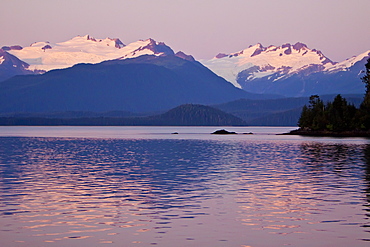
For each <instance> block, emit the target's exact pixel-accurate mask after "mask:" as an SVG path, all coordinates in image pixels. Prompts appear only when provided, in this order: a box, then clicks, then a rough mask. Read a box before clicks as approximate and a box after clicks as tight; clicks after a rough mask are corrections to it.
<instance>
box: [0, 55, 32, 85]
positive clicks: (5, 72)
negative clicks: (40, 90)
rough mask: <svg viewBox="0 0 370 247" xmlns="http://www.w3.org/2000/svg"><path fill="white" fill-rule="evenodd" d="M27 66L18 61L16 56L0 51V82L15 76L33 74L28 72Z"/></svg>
mask: <svg viewBox="0 0 370 247" xmlns="http://www.w3.org/2000/svg"><path fill="white" fill-rule="evenodd" d="M28 68H29V64H27V63H25V62H23V61H21V60H19V59H18V58H17V57H16V56H14V55H12V54H9V53H8V52H7V51H6V50H3V49H0V81H3V80H6V79H8V78H11V77H13V76H15V75H27V74H33V72H31V71H29V70H28Z"/></svg>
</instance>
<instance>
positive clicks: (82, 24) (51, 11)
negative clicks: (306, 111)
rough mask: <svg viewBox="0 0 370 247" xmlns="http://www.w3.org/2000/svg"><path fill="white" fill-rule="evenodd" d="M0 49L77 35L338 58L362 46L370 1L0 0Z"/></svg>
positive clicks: (207, 52) (201, 53)
mask: <svg viewBox="0 0 370 247" xmlns="http://www.w3.org/2000/svg"><path fill="white" fill-rule="evenodd" d="M1 8H2V11H1V14H0V30H1V35H0V47H1V46H4V45H15V44H20V45H22V46H28V45H30V44H31V43H33V42H36V41H50V42H51V43H56V42H62V41H66V40H68V39H70V38H72V37H74V36H77V35H85V34H89V35H91V36H93V37H95V38H106V37H111V38H120V39H121V41H122V42H123V43H125V44H128V43H130V42H133V41H137V40H139V39H147V38H153V39H155V40H157V41H163V42H165V43H166V44H167V45H169V46H171V47H172V48H173V49H174V50H175V51H179V50H182V51H184V52H186V53H188V54H191V55H193V56H195V58H197V59H206V58H212V57H213V56H215V55H217V54H218V53H220V52H223V53H231V52H237V51H240V50H242V49H245V48H247V47H248V46H249V45H254V44H256V43H262V44H263V45H264V46H269V45H281V44H284V43H292V44H293V43H295V42H298V41H299V42H303V43H306V44H307V45H308V47H310V48H315V49H318V50H321V51H322V52H323V53H324V55H326V56H327V57H329V58H330V59H332V60H334V61H341V60H344V59H346V58H348V57H351V56H353V55H358V54H360V53H362V52H365V51H367V50H369V49H370V14H369V13H370V0H104V1H102V0H2V2H1Z"/></svg>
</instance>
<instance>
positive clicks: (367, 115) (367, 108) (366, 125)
mask: <svg viewBox="0 0 370 247" xmlns="http://www.w3.org/2000/svg"><path fill="white" fill-rule="evenodd" d="M361 80H362V81H363V82H364V83H365V87H366V93H365V97H364V101H363V102H362V103H361V105H360V110H359V112H360V113H359V118H360V122H361V128H362V129H365V130H369V129H370V58H369V59H368V60H367V63H366V64H365V75H364V76H363V77H362V78H361Z"/></svg>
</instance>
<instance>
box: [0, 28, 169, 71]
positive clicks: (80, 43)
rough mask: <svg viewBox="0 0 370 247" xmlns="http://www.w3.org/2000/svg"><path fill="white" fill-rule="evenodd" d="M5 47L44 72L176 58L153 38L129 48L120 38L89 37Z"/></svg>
mask: <svg viewBox="0 0 370 247" xmlns="http://www.w3.org/2000/svg"><path fill="white" fill-rule="evenodd" d="M5 48H6V50H7V51H9V53H11V54H13V55H14V56H16V57H18V58H19V59H21V60H22V61H24V62H26V63H28V64H29V65H30V69H31V70H45V71H49V70H52V69H61V68H67V67H71V66H73V65H75V64H77V63H100V62H102V61H106V60H112V59H125V58H133V57H138V56H141V55H155V56H163V55H174V52H173V50H172V49H171V48H170V47H168V46H167V45H166V44H165V43H163V42H157V41H155V40H153V39H147V40H139V41H136V42H133V43H130V44H128V45H127V46H126V45H124V44H123V43H122V41H121V40H120V39H118V38H113V39H112V38H105V39H96V38H94V37H92V36H90V35H85V36H76V37H73V38H72V39H70V40H67V41H64V42H59V43H55V44H51V43H49V42H35V43H33V44H31V45H30V46H29V47H25V48H23V49H22V47H20V49H11V48H10V47H5ZM15 48H17V47H15Z"/></svg>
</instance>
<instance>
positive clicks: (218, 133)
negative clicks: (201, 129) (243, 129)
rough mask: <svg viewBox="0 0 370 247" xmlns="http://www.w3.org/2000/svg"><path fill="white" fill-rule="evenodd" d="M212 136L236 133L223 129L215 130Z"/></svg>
mask: <svg viewBox="0 0 370 247" xmlns="http://www.w3.org/2000/svg"><path fill="white" fill-rule="evenodd" d="M211 134H212V135H236V134H237V133H236V132H232V131H227V130H225V129H222V130H216V131H215V132H213V133H211Z"/></svg>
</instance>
